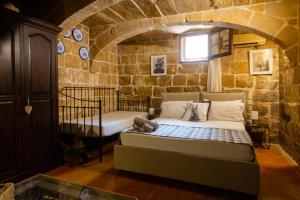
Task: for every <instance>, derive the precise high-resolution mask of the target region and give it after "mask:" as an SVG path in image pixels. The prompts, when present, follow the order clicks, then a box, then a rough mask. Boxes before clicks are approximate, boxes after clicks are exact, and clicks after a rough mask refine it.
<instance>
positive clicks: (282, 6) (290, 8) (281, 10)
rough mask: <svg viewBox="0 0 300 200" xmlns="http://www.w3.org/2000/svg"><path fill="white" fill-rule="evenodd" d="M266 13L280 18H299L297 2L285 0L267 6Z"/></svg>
mask: <svg viewBox="0 0 300 200" xmlns="http://www.w3.org/2000/svg"><path fill="white" fill-rule="evenodd" d="M265 12H266V14H268V15H272V16H276V17H279V18H293V17H295V16H297V6H296V5H295V0H284V1H279V2H276V3H275V2H274V3H270V4H266V9H265Z"/></svg>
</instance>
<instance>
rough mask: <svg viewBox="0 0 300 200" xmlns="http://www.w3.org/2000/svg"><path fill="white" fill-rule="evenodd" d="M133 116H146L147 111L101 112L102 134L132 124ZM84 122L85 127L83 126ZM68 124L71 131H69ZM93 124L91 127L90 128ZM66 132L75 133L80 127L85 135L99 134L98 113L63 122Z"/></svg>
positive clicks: (125, 127)
mask: <svg viewBox="0 0 300 200" xmlns="http://www.w3.org/2000/svg"><path fill="white" fill-rule="evenodd" d="M135 117H142V118H147V117H148V113H147V112H132V111H115V112H109V113H104V114H102V136H110V135H113V134H115V133H119V132H121V131H123V130H124V129H127V128H129V127H131V126H132V124H133V120H134V118H135ZM84 123H85V128H84ZM70 124H71V127H72V131H70ZM92 125H93V128H92ZM64 126H65V131H64V132H67V133H70V132H72V133H75V131H76V129H77V128H80V129H81V131H82V134H83V135H85V136H93V137H96V136H99V115H96V116H93V117H87V118H85V119H84V118H79V119H78V122H77V119H72V120H71V123H70V122H68V121H66V122H65V123H64Z"/></svg>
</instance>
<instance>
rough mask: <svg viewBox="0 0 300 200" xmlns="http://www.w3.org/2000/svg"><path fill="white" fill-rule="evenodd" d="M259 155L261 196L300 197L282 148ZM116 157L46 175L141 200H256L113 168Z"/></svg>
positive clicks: (295, 173)
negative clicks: (113, 160)
mask: <svg viewBox="0 0 300 200" xmlns="http://www.w3.org/2000/svg"><path fill="white" fill-rule="evenodd" d="M256 155H257V158H258V162H259V163H260V167H261V194H260V197H259V199H264V200H265V199H267V200H269V199H272V200H281V199H284V200H300V170H299V168H298V167H296V166H294V165H292V164H291V162H290V161H289V160H288V159H287V157H286V156H285V155H284V154H282V152H281V151H280V148H279V147H278V146H276V145H274V146H272V147H271V149H270V150H266V149H256ZM112 159H113V156H112V151H109V152H107V153H105V155H104V160H103V162H102V163H98V162H97V160H94V161H91V162H89V163H88V164H85V165H82V166H76V167H69V166H60V167H58V168H56V169H54V170H52V171H50V172H48V173H46V174H47V175H50V176H55V177H57V178H59V179H63V180H67V181H71V182H74V183H78V184H82V185H88V186H92V187H96V188H100V189H104V190H107V191H113V192H117V193H121V194H125V195H128V196H134V197H137V198H138V199H139V200H160V199H166V200H168V199H170V200H175V199H176V200H181V199H182V200H187V199H191V200H192V199H195V200H196V199H201V200H211V199H213V200H222V199H238V200H244V199H245V200H247V199H256V198H255V197H252V196H247V195H243V194H239V193H235V192H230V191H224V190H219V189H214V188H210V187H205V186H201V185H196V184H190V183H185V182H180V181H174V180H169V179H164V178H158V177H153V176H147V175H140V174H135V173H130V172H124V171H118V170H115V169H114V168H113V165H112ZM245 181H246V180H245Z"/></svg>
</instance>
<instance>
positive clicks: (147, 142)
mask: <svg viewBox="0 0 300 200" xmlns="http://www.w3.org/2000/svg"><path fill="white" fill-rule="evenodd" d="M154 121H157V122H158V123H159V124H167V125H180V126H187V127H207V128H219V129H230V130H239V131H240V130H241V131H245V127H244V124H243V122H230V121H206V122H190V121H183V120H180V119H170V118H158V119H155V120H154ZM246 134H247V133H246ZM120 137H121V144H122V145H126V146H134V147H142V148H150V149H158V150H164V151H174V152H180V153H186V154H192V155H197V156H202V157H203V156H204V157H216V158H221V159H231V160H240V161H253V160H254V159H255V154H254V150H253V147H252V146H251V145H248V144H238V143H226V142H219V141H210V140H197V139H187V138H183V137H182V138H180V137H179V136H178V135H177V136H176V137H160V136H157V135H148V134H139V133H131V132H126V133H122V134H121V136H120ZM249 138H250V137H249Z"/></svg>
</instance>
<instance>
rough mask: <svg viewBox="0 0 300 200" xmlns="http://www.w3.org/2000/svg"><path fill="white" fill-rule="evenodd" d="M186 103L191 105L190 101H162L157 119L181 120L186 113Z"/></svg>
mask: <svg viewBox="0 0 300 200" xmlns="http://www.w3.org/2000/svg"><path fill="white" fill-rule="evenodd" d="M186 103H192V101H163V102H162V103H161V106H160V108H161V113H160V116H159V117H161V118H175V119H181V118H182V116H183V114H184V113H185V111H186Z"/></svg>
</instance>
